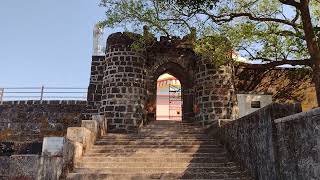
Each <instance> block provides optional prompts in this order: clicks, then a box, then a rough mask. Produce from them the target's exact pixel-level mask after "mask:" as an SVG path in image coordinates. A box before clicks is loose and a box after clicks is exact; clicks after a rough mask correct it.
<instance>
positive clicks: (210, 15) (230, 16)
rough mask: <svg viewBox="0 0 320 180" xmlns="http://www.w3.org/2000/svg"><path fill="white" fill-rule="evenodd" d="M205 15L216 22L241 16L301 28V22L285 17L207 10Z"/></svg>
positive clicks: (228, 20)
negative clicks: (221, 12)
mask: <svg viewBox="0 0 320 180" xmlns="http://www.w3.org/2000/svg"><path fill="white" fill-rule="evenodd" d="M202 13H203V14H204V15H207V16H208V17H210V19H211V20H212V21H214V22H215V23H224V22H230V21H232V20H234V19H235V18H240V17H247V18H249V19H250V20H252V21H257V22H277V23H282V24H285V25H289V26H291V27H293V28H301V27H300V25H299V24H296V23H294V22H292V21H289V20H285V19H278V18H271V17H256V16H254V15H253V14H251V13H246V12H243V13H230V14H222V15H219V16H216V15H213V14H210V13H208V12H207V11H204V10H203V11H202Z"/></svg>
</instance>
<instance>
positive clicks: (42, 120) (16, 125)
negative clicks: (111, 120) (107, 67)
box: [0, 101, 86, 141]
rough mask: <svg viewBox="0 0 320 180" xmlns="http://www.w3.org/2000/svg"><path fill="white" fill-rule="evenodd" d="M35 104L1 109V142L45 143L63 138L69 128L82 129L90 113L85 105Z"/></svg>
mask: <svg viewBox="0 0 320 180" xmlns="http://www.w3.org/2000/svg"><path fill="white" fill-rule="evenodd" d="M31 102H32V103H31V104H30V103H29V104H28V103H27V101H17V102H5V103H4V104H3V105H0V141H10V140H14V141H30V140H32V141H36V140H37V141H42V138H43V137H44V136H63V135H65V134H66V129H67V128H68V127H72V126H80V125H81V119H82V116H83V114H85V113H86V102H85V101H43V102H42V104H41V103H40V102H39V101H31ZM37 102H39V103H37ZM56 102H57V103H56Z"/></svg>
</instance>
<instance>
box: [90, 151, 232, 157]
mask: <svg viewBox="0 0 320 180" xmlns="http://www.w3.org/2000/svg"><path fill="white" fill-rule="evenodd" d="M226 155H227V154H226V152H219V153H215V152H210V153H190V152H169V153H168V152H157V153H155V154H150V153H148V152H132V153H131V152H111V153H89V152H87V153H85V156H86V157H88V156H90V157H135V158H138V157H148V158H149V157H226Z"/></svg>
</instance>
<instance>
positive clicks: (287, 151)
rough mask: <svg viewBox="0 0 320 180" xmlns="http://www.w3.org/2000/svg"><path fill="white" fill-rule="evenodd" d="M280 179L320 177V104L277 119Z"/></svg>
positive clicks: (296, 179) (277, 158)
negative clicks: (309, 109) (308, 109)
mask: <svg viewBox="0 0 320 180" xmlns="http://www.w3.org/2000/svg"><path fill="white" fill-rule="evenodd" d="M275 127H276V133H277V141H276V147H277V157H276V160H277V162H278V172H279V177H278V179H292V180H298V179H319V178H320V108H317V109H313V110H311V111H308V112H302V113H299V114H295V115H292V116H287V117H284V118H281V119H276V120H275Z"/></svg>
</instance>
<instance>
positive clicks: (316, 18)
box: [102, 0, 320, 64]
mask: <svg viewBox="0 0 320 180" xmlns="http://www.w3.org/2000/svg"><path fill="white" fill-rule="evenodd" d="M290 2H291V1H290V0H289V1H285V0H280V1H279V0H225V1H208V0H196V1H193V0H102V5H104V6H105V7H106V19H105V20H104V21H103V22H102V24H103V25H106V26H108V27H114V26H123V27H125V28H130V29H134V30H140V29H141V26H142V25H147V26H149V27H150V29H151V30H152V31H153V32H154V33H158V34H162V35H166V36H176V35H180V36H181V35H185V34H187V33H189V32H190V31H191V29H192V28H196V29H197V34H198V36H199V37H200V38H201V36H205V35H210V33H212V34H220V35H223V36H225V37H228V38H229V40H230V41H231V42H232V45H233V47H234V48H235V50H237V51H238V52H240V53H241V55H243V56H245V57H247V58H248V59H251V60H262V61H267V62H274V61H277V62H279V61H282V62H281V63H289V64H309V61H308V60H309V59H310V54H309V52H308V49H307V42H306V37H305V32H304V29H303V22H302V19H301V12H300V11H299V10H297V8H296V7H295V6H293V5H294V4H293V5H292V3H290ZM292 2H294V1H293V0H292ZM319 7H320V1H319V0H313V1H312V0H311V1H310V4H309V8H310V13H311V15H310V17H311V22H312V26H313V31H314V33H315V34H317V35H318V39H317V41H318V42H319V33H320V25H319V22H320V8H319ZM292 60H306V61H303V62H302V61H301V62H296V61H292ZM281 63H278V64H281Z"/></svg>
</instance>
